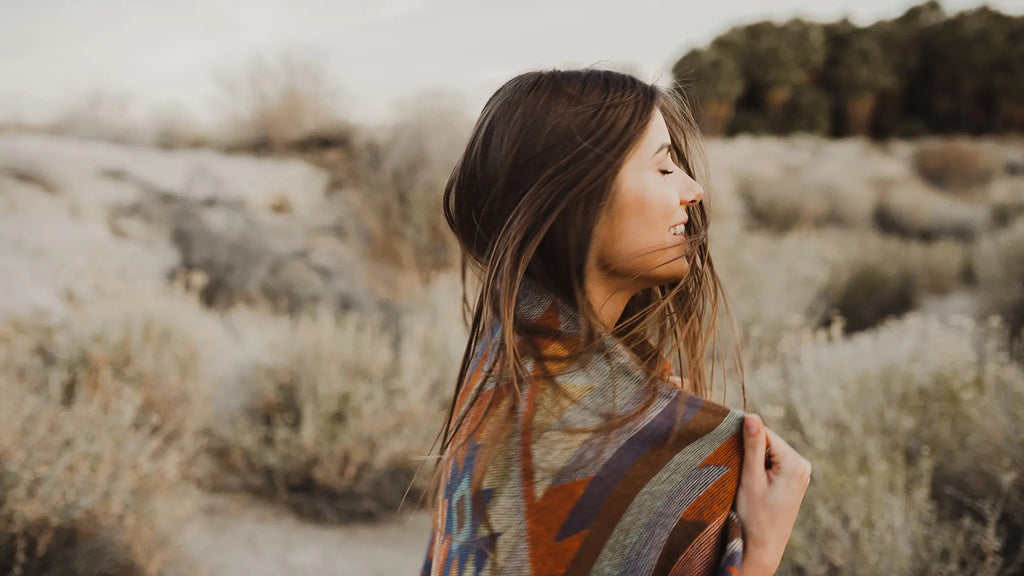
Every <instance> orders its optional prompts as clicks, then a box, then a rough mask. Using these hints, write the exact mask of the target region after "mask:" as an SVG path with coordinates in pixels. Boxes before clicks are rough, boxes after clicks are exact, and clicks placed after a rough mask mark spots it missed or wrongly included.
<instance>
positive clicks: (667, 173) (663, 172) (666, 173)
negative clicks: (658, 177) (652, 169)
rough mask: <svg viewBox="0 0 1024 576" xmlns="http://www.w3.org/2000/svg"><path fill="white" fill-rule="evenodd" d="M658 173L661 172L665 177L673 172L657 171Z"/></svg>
mask: <svg viewBox="0 0 1024 576" xmlns="http://www.w3.org/2000/svg"><path fill="white" fill-rule="evenodd" d="M658 172H661V173H662V174H665V175H666V176H667V175H669V174H671V173H672V172H674V170H658Z"/></svg>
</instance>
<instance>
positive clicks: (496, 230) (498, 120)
mask: <svg viewBox="0 0 1024 576" xmlns="http://www.w3.org/2000/svg"><path fill="white" fill-rule="evenodd" d="M655 108H658V109H659V110H660V111H661V113H662V115H663V117H664V118H665V123H666V125H667V127H668V130H669V134H670V136H671V144H672V149H671V151H670V153H671V156H672V159H673V161H674V162H675V163H676V165H677V166H679V167H680V168H682V169H684V170H686V171H687V173H688V174H690V176H691V177H692V178H693V179H694V180H696V181H697V182H698V183H699V184H701V186H702V187H703V188H704V190H705V191H706V194H705V197H704V201H702V202H701V203H698V204H696V205H694V206H690V207H689V208H688V216H689V222H688V223H687V236H686V238H685V241H686V242H688V243H689V245H688V246H687V250H686V252H685V255H684V256H675V257H673V258H671V259H675V258H687V259H688V260H689V265H690V270H689V274H687V276H686V277H685V278H682V279H681V280H679V281H677V282H672V283H668V284H663V285H660V286H657V287H655V288H650V289H646V290H643V291H641V292H639V293H637V294H635V295H634V296H633V297H632V298H631V299H630V300H629V302H628V304H627V305H626V307H625V310H624V311H623V313H622V315H621V317H620V318H619V319H618V322H617V323H616V325H615V327H614V330H613V331H612V335H613V336H615V337H618V338H620V339H621V341H622V342H623V343H624V344H626V346H627V348H628V349H629V350H631V351H632V352H633V353H634V354H635V355H636V359H637V360H638V362H639V363H640V365H641V366H643V367H645V369H646V373H647V374H648V375H649V377H648V381H649V383H650V382H653V381H654V380H655V379H656V378H659V377H662V376H663V374H662V373H661V369H662V367H663V366H664V363H665V362H666V361H667V360H666V358H674V361H673V363H674V366H675V369H676V370H677V373H678V374H681V375H682V374H683V366H684V365H685V366H686V367H687V371H686V372H687V375H688V377H689V380H690V383H691V386H692V388H693V392H694V393H695V394H698V395H700V396H702V397H705V398H710V392H711V386H710V382H712V381H713V378H714V359H715V357H716V356H717V355H713V358H712V363H711V364H712V366H711V375H710V376H709V375H708V374H707V370H706V367H705V364H706V355H707V348H708V342H709V341H710V340H712V339H716V340H717V338H718V337H719V331H718V325H717V316H718V305H719V297H720V293H721V299H722V302H725V309H726V311H728V310H729V308H728V302H727V301H726V299H725V294H724V292H722V289H721V284H720V281H719V278H718V276H717V275H716V274H715V269H714V266H713V265H712V262H711V255H710V253H709V250H708V225H709V219H708V213H707V207H706V206H705V204H707V203H709V202H710V197H711V193H710V182H709V181H708V178H707V170H706V160H705V159H704V153H703V149H702V147H701V143H700V131H699V128H698V127H697V124H696V122H695V121H694V118H693V115H692V114H691V112H690V108H689V105H688V103H687V100H686V97H685V95H684V93H683V92H682V89H681V88H678V87H677V88H673V89H672V90H665V89H662V88H660V87H658V86H657V85H654V84H649V83H646V82H643V81H642V80H640V79H638V78H636V77H634V76H631V75H629V74H624V73H620V72H615V71H610V70H599V69H592V68H588V69H579V70H557V69H554V70H544V71H531V72H526V73H523V74H520V75H518V76H516V77H514V78H512V79H511V80H509V81H508V82H506V83H505V84H504V85H503V86H501V87H500V88H499V89H498V90H497V92H495V93H494V95H493V96H492V97H491V98H490V99H489V100H488V102H487V103H486V105H485V106H484V108H483V111H482V112H481V114H480V117H479V119H478V120H477V122H476V125H475V127H474V128H473V131H472V134H471V136H470V138H469V141H468V144H467V146H466V149H465V152H464V153H463V155H462V157H461V158H460V159H459V161H458V162H457V164H456V165H455V167H454V169H453V171H452V173H451V176H450V177H449V179H448V182H447V184H446V186H445V190H444V215H445V219H446V220H447V222H448V225H449V226H450V227H451V230H452V231H453V232H454V234H455V236H456V238H457V239H458V242H459V244H460V246H461V250H462V282H463V307H464V313H465V314H466V320H467V323H469V324H470V330H469V340H468V342H467V344H466V348H465V352H464V355H463V358H462V364H461V367H460V369H459V375H458V380H457V382H456V384H455V390H454V393H453V396H452V402H451V406H450V408H449V410H448V415H447V418H446V419H445V422H444V426H443V428H442V429H441V431H440V432H439V433H438V437H439V438H440V439H441V446H440V450H439V451H438V453H437V454H438V455H440V456H441V457H442V460H441V462H443V456H444V455H445V454H447V453H448V452H449V450H450V448H451V443H452V441H453V437H454V436H455V433H456V431H457V430H458V428H459V426H460V425H461V422H460V421H457V419H456V410H455V409H456V403H457V399H458V398H459V395H460V393H462V387H463V385H464V384H465V383H466V380H467V377H468V375H469V372H470V371H471V370H472V366H471V363H472V360H473V357H474V351H476V350H477V347H478V345H479V344H480V343H481V341H482V339H484V338H489V337H490V336H491V334H492V333H494V334H496V335H497V336H496V338H497V339H498V340H499V342H497V343H496V344H495V343H492V346H496V347H497V356H498V358H500V361H499V362H500V363H501V364H502V366H503V367H504V368H503V370H505V371H506V372H505V374H506V375H507V376H508V378H505V379H503V380H502V383H501V384H500V385H502V386H510V387H511V390H509V392H510V394H511V395H512V396H513V397H515V398H516V399H519V398H520V382H521V381H522V380H524V379H525V378H526V377H527V374H526V371H525V368H524V366H523V363H522V358H523V355H524V353H529V354H531V355H534V356H535V357H539V355H538V354H537V352H538V350H537V348H536V347H535V346H532V345H531V343H532V342H534V338H535V337H539V336H544V335H543V334H536V333H533V334H531V333H530V327H529V326H528V325H527V324H526V323H523V322H522V321H521V320H520V319H518V318H516V317H515V305H516V295H517V292H518V289H519V287H520V284H521V282H522V280H523V277H524V276H529V277H530V278H531V279H533V280H535V281H537V282H539V283H540V284H541V285H543V286H544V287H546V288H548V289H550V290H551V291H553V292H554V293H555V294H557V295H558V296H560V297H562V298H563V299H564V300H565V301H566V302H568V303H570V304H572V305H574V306H575V308H576V310H577V311H578V312H579V318H580V331H581V336H580V337H579V340H578V342H579V345H578V346H576V345H574V346H572V347H571V348H572V349H571V351H570V352H569V355H567V356H559V357H558V360H573V359H576V358H579V357H581V356H585V355H591V354H600V353H601V351H602V347H601V345H600V344H601V330H602V328H601V323H600V321H599V319H598V316H597V314H596V311H595V310H594V309H593V307H592V306H591V305H590V303H589V301H588V299H587V296H586V294H585V291H584V269H585V264H586V262H587V256H588V251H589V250H590V248H591V238H592V235H593V230H594V229H595V226H596V225H597V223H598V221H599V218H600V217H601V216H602V213H603V211H604V210H605V209H606V207H607V206H608V205H609V203H610V200H611V198H612V194H613V193H614V189H613V188H614V187H613V184H614V182H615V180H616V176H617V174H618V173H619V171H620V169H621V168H622V166H623V164H624V162H625V160H626V158H627V156H628V155H629V153H630V152H631V151H632V150H633V148H634V147H635V146H637V145H638V143H639V141H640V140H641V136H642V135H643V134H644V131H645V130H646V128H647V126H648V124H649V122H650V119H651V117H652V114H653V113H654V110H655ZM672 248H673V247H672V246H666V247H664V248H660V249H657V250H659V251H660V250H668V249H672ZM671 259H669V260H666V261H671ZM467 270H470V271H472V273H473V275H474V277H475V279H476V280H477V282H476V283H477V285H478V287H479V290H478V292H477V293H476V299H475V303H474V304H473V305H472V306H471V305H470V301H469V298H468V292H469V290H468V289H467V284H466V281H467ZM470 317H471V318H472V320H471V321H470ZM729 317H730V320H731V321H732V322H733V325H734V327H735V321H734V320H733V319H732V315H731V312H730V315H729ZM495 328H500V329H498V330H495ZM506 328H508V329H506ZM733 333H734V334H735V335H736V336H735V338H736V351H737V353H736V354H735V355H734V359H735V361H736V364H737V368H738V372H739V375H740V383H741V388H742V389H743V404H744V409H746V405H747V399H746V390H745V386H743V368H742V359H741V356H742V354H741V353H739V350H740V343H739V336H738V331H736V330H733ZM524 347H525V348H524ZM716 350H717V348H716ZM684 358H685V362H684ZM649 388H650V389H651V395H650V399H649V401H648V402H644V403H642V404H641V405H640V406H638V407H637V408H636V410H634V411H632V412H631V413H630V414H628V415H625V417H615V418H611V419H609V420H608V421H607V422H606V426H609V427H615V426H620V425H622V424H623V423H625V422H626V421H628V419H629V418H630V417H631V416H632V415H638V414H640V413H642V410H643V409H645V408H646V407H647V406H649V405H650V403H651V402H653V401H654V399H655V398H656V394H657V392H656V390H655V387H654V386H649ZM509 416H510V414H508V413H506V414H493V415H492V414H489V415H488V417H489V418H506V419H507V418H508V417H509ZM436 445H437V440H436V439H435V447H436ZM440 468H442V466H438V469H440ZM437 479H438V476H437V474H435V476H434V481H435V482H436V480H437ZM433 484H434V483H433V482H432V483H431V488H430V489H428V490H427V497H428V501H430V502H431V503H432V502H433V500H434V498H435V495H436V492H437V490H436V489H435V488H434V487H433Z"/></svg>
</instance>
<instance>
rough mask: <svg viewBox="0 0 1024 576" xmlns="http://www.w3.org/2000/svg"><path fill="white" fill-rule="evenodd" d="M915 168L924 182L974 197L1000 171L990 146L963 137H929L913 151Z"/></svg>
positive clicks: (1001, 168)
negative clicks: (929, 138) (935, 138)
mask: <svg viewBox="0 0 1024 576" xmlns="http://www.w3.org/2000/svg"><path fill="white" fill-rule="evenodd" d="M912 162H913V166H914V169H916V170H917V172H918V174H920V175H921V177H922V178H924V179H925V180H926V181H928V182H929V183H931V184H932V185H934V186H936V187H938V188H939V189H941V190H944V191H947V192H950V193H953V194H956V195H958V196H967V197H975V196H977V195H978V194H979V192H980V191H983V189H984V186H985V185H987V184H989V183H990V182H991V181H992V180H993V179H995V178H996V177H997V176H999V175H1000V174H1001V173H1002V171H1003V165H1002V161H1001V159H1000V158H999V156H998V155H997V154H996V153H995V152H994V151H993V150H992V149H991V148H989V147H987V146H985V145H983V144H982V143H979V142H978V141H976V140H968V139H962V138H953V139H938V140H929V141H926V142H924V143H923V144H921V145H920V146H919V147H918V149H917V151H916V152H915V153H914V156H913V159H912Z"/></svg>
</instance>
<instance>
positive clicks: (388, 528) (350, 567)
mask: <svg viewBox="0 0 1024 576" xmlns="http://www.w3.org/2000/svg"><path fill="white" fill-rule="evenodd" d="M429 530H430V520H429V518H428V516H427V515H426V514H425V513H423V512H415V513H412V514H405V515H403V516H401V517H399V518H397V519H393V520H387V521H384V522H381V523H378V524H372V525H356V526H321V525H317V524H311V523H307V522H303V521H302V520H299V519H297V518H295V517H293V516H291V515H290V514H288V513H287V512H285V511H283V510H281V509H280V508H275V507H273V506H269V505H266V504H262V503H259V502H252V501H251V500H249V499H240V498H232V497H223V496H216V497H210V498H209V500H208V501H207V503H206V504H204V506H203V511H202V513H201V515H200V517H199V518H198V519H197V520H196V522H194V523H193V525H192V526H190V527H189V528H188V529H187V530H186V531H185V532H184V533H183V534H182V537H181V541H180V544H181V546H182V551H183V552H184V553H185V554H186V555H187V556H188V557H189V558H192V559H194V560H195V562H196V564H197V565H198V567H199V568H200V569H204V570H206V571H207V574H209V575H210V576H236V575H237V576H264V575H265V576H271V575H273V576H278V575H283V574H288V575H291V576H304V575H307V574H308V575H311V576H312V575H317V576H349V575H351V576H355V575H360V576H373V575H376V574H381V575H384V574H387V575H389V576H391V575H401V574H409V575H414V574H418V573H419V570H420V568H421V565H422V562H423V554H424V552H425V551H426V545H427V537H428V535H429Z"/></svg>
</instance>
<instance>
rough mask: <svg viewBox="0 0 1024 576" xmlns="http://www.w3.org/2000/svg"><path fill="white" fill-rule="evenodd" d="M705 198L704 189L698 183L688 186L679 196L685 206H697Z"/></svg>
mask: <svg viewBox="0 0 1024 576" xmlns="http://www.w3.org/2000/svg"><path fill="white" fill-rule="evenodd" d="M703 198H704V187H703V186H701V185H700V184H698V183H697V182H692V183H691V184H690V185H689V186H686V187H685V189H684V190H683V193H682V194H681V195H680V196H679V200H680V201H681V202H682V204H683V205H686V206H689V205H691V204H697V203H699V202H700V201H701V200H702V199H703Z"/></svg>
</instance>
